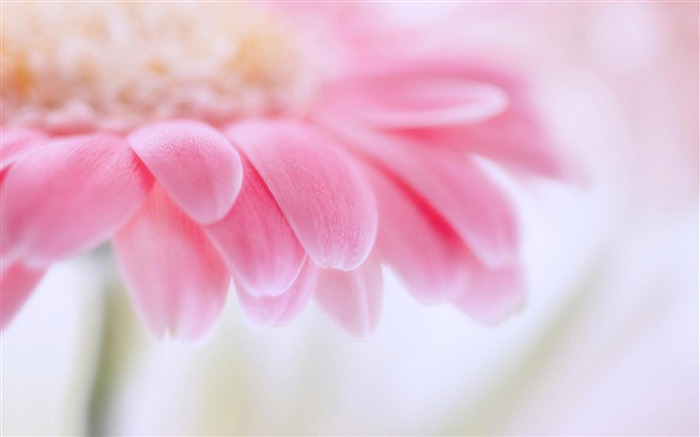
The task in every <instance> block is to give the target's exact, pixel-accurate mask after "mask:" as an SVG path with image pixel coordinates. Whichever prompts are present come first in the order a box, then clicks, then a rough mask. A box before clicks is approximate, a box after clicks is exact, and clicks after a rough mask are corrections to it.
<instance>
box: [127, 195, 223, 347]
mask: <svg viewBox="0 0 700 437" xmlns="http://www.w3.org/2000/svg"><path fill="white" fill-rule="evenodd" d="M114 249H115V252H116V255H117V259H118V260H119V263H120V265H121V267H122V270H123V271H124V276H125V278H126V280H127V282H128V284H129V286H130V289H131V290H132V292H133V293H134V295H135V297H136V300H137V301H138V303H139V306H140V308H141V311H142V313H143V315H144V317H145V319H146V321H147V322H148V324H149V325H150V326H151V328H153V330H154V331H155V332H157V333H159V334H163V333H164V332H166V331H168V332H170V333H171V334H172V335H173V336H176V337H179V338H183V339H195V338H198V337H200V336H202V335H203V334H204V333H206V332H207V331H208V330H209V329H210V328H211V326H212V325H213V324H214V322H215V321H216V320H217V319H218V317H219V315H220V314H221V310H222V309H223V306H224V302H225V300H226V293H227V292H228V288H229V284H230V276H229V273H228V270H227V269H226V266H225V265H224V263H223V261H222V260H221V258H219V255H218V253H217V252H216V249H214V248H213V246H211V244H210V243H209V241H208V240H207V238H206V236H205V235H204V232H203V231H202V229H201V228H200V227H199V225H198V224H196V223H195V222H193V221H192V220H191V219H189V218H188V217H187V216H186V215H185V214H184V213H183V212H182V211H181V210H180V209H179V208H178V207H177V206H176V205H175V204H174V203H173V201H171V200H170V198H169V197H168V196H167V194H166V193H165V190H164V189H163V188H161V187H160V186H159V185H156V186H155V187H154V188H153V191H152V192H151V194H150V195H149V197H148V199H147V200H146V203H145V204H144V205H143V207H142V208H141V210H139V212H138V213H136V215H135V216H134V217H133V218H132V219H131V221H129V223H127V224H126V225H125V226H124V227H123V228H122V229H120V230H119V232H117V234H116V236H115V238H114Z"/></svg>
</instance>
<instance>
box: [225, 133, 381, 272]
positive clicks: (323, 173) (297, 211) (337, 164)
mask: <svg viewBox="0 0 700 437" xmlns="http://www.w3.org/2000/svg"><path fill="white" fill-rule="evenodd" d="M229 133H230V135H231V137H232V138H233V139H234V140H235V141H236V142H237V143H238V144H239V145H240V147H241V148H242V150H243V151H244V153H245V154H246V155H247V156H248V158H249V159H250V161H251V162H252V164H253V165H254V166H255V168H256V169H257V170H258V172H259V173H260V176H261V177H262V178H263V180H264V181H265V183H266V184H267V186H268V187H269V189H270V192H272V195H273V196H274V197H275V199H276V200H277V203H278V205H279V206H280V208H281V209H282V212H283V213H284V215H285V216H286V217H287V220H289V224H290V225H291V227H292V229H293V230H294V232H295V233H296V235H297V237H298V238H299V241H300V242H301V244H302V246H304V248H305V249H306V251H307V252H308V254H309V256H311V258H312V259H313V260H314V261H316V263H317V264H319V265H320V266H321V267H328V268H338V269H341V270H351V269H354V268H355V267H357V266H359V265H360V264H362V262H363V261H364V260H365V259H366V258H367V256H368V255H369V252H370V250H371V249H372V246H373V244H374V240H375V237H376V233H377V209H376V203H375V200H374V196H373V193H372V191H371V188H370V187H369V186H368V184H367V183H366V181H365V180H363V179H362V177H361V176H360V175H359V174H358V170H357V168H356V167H355V166H354V163H353V162H352V161H351V160H350V159H349V158H347V157H345V156H341V155H339V153H340V152H339V151H338V145H337V144H335V143H333V142H332V141H331V140H329V139H328V138H326V137H324V136H322V135H321V134H319V133H317V132H315V131H314V130H312V129H311V128H308V127H306V126H304V125H302V124H300V123H296V122H293V121H281V120H276V121H248V122H244V123H239V124H237V125H235V126H233V127H232V128H231V129H230V131H229Z"/></svg>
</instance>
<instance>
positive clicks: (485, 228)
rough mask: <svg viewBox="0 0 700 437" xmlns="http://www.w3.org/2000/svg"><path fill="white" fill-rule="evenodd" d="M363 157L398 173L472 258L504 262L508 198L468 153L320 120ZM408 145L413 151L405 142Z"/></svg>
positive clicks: (511, 236) (508, 243)
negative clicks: (421, 146)
mask: <svg viewBox="0 0 700 437" xmlns="http://www.w3.org/2000/svg"><path fill="white" fill-rule="evenodd" d="M323 122H324V123H326V124H327V125H329V126H331V129H332V130H333V131H334V132H336V133H338V134H339V135H341V136H342V137H343V138H344V139H346V141H347V144H348V145H349V146H352V147H354V148H356V150H357V151H359V152H360V153H362V154H363V155H364V156H365V157H366V158H367V159H369V160H371V161H374V162H376V163H378V164H379V165H380V166H382V167H383V168H384V169H386V170H388V171H389V172H390V173H394V174H395V175H396V176H398V177H399V178H401V179H402V180H403V181H404V182H405V183H406V184H407V185H408V186H410V187H411V188H413V189H414V190H415V191H416V192H417V193H418V194H419V195H420V196H421V197H423V199H425V200H426V201H427V202H428V203H429V204H431V205H432V206H433V207H434V208H435V209H436V210H437V212H439V213H440V214H441V215H442V216H444V218H445V220H447V222H448V223H449V224H450V225H451V226H452V227H453V228H454V229H455V231H457V234H459V236H460V237H461V238H462V239H463V240H464V241H465V242H466V243H467V245H468V246H469V248H470V249H471V250H472V252H474V254H475V255H476V256H477V258H478V259H479V260H480V261H481V262H483V263H484V264H486V265H487V266H489V267H493V268H497V267H501V266H504V265H507V264H508V263H510V261H511V260H512V259H513V257H514V256H515V253H516V250H517V247H518V232H517V227H516V222H515V216H514V211H513V208H512V206H511V205H510V202H509V201H508V199H507V198H506V196H505V195H504V193H502V192H501V190H500V189H499V188H498V187H497V186H496V185H495V184H494V183H493V182H492V181H491V180H490V179H489V178H488V177H487V176H486V175H485V174H484V173H483V171H482V170H481V169H480V168H479V167H478V166H477V165H476V163H475V162H474V161H473V160H472V159H470V158H468V157H464V158H462V159H456V158H461V157H455V156H450V155H445V154H436V153H430V151H429V150H427V151H426V152H425V153H416V152H415V147H416V145H415V144H412V143H410V142H409V141H407V140H402V139H397V138H394V137H391V136H388V135H382V134H379V133H373V132H370V131H368V130H366V129H357V128H352V127H350V126H348V125H347V124H340V123H338V122H337V121H333V120H329V119H325V120H324V121H323ZM411 147H413V148H414V149H413V153H407V148H411Z"/></svg>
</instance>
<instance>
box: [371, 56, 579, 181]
mask: <svg viewBox="0 0 700 437" xmlns="http://www.w3.org/2000/svg"><path fill="white" fill-rule="evenodd" d="M385 61H387V62H385V65H384V67H383V68H380V69H379V70H378V71H377V72H375V73H374V74H383V75H386V76H388V77H391V76H394V75H404V76H406V75H415V76H421V75H432V76H434V77H442V78H445V79H451V80H457V79H460V80H464V81H467V80H469V81H476V82H478V83H485V84H493V85H494V86H496V87H498V88H499V89H502V90H503V91H504V92H505V93H506V95H507V98H508V100H509V102H510V104H509V106H508V108H507V109H506V110H505V111H503V112H502V113H501V114H497V116H496V117H493V118H489V119H488V120H484V121H483V122H482V123H470V124H465V123H462V124H459V125H456V124H455V125H451V126H447V125H443V126H433V127H431V126H423V127H420V126H413V127H411V126H406V127H407V128H409V129H405V130H404V132H403V133H404V134H407V135H409V136H412V137H413V138H414V139H416V140H418V141H419V142H421V143H423V144H427V145H431V146H433V145H434V146H448V147H456V148H459V149H460V150H465V151H468V152H472V153H477V154H480V155H482V156H485V157H487V158H491V159H495V160H496V161H498V162H501V163H504V164H508V165H513V166H515V167H518V168H520V169H524V170H528V171H534V172H535V173H538V174H541V175H543V176H548V177H554V178H568V177H573V174H571V173H572V169H570V168H568V166H567V163H566V162H564V161H563V159H562V156H560V153H558V152H557V150H556V149H555V148H554V147H553V146H552V144H551V142H550V139H549V138H548V135H547V133H546V132H545V131H544V129H543V127H542V126H541V125H540V124H539V123H538V122H537V110H536V108H535V106H534V105H533V104H532V101H531V98H530V96H529V95H528V93H527V90H528V89H529V88H530V87H528V86H527V84H526V83H525V82H524V81H523V80H522V79H520V78H519V77H518V76H519V75H520V76H522V74H516V73H519V72H518V71H516V69H514V68H512V67H511V68H505V67H503V66H497V65H495V64H494V63H492V62H489V61H488V60H484V59H478V58H477V59H475V58H473V57H464V56H462V55H459V54H442V55H440V54H427V56H426V55H425V54H424V55H423V56H421V57H419V58H416V59H409V60H402V61H396V60H385Z"/></svg>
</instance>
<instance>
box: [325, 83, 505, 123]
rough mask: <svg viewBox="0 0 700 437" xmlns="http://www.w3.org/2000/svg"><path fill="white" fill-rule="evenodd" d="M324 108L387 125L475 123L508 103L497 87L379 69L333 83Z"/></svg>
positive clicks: (488, 116)
mask: <svg viewBox="0 0 700 437" xmlns="http://www.w3.org/2000/svg"><path fill="white" fill-rule="evenodd" d="M328 100H329V106H328V107H327V108H324V110H328V109H330V110H335V111H342V112H343V113H344V115H345V116H347V117H354V118H357V119H360V120H363V121H365V122H368V123H370V124H372V125H374V126H377V127H380V128H387V129H407V128H425V127H434V126H451V125H461V124H472V123H477V122H480V121H483V120H486V119H488V118H491V117H494V116H495V115H498V114H500V113H501V112H503V111H505V110H506V108H507V107H508V97H507V96H506V94H505V93H504V92H503V91H502V90H501V89H500V88H498V87H497V86H494V85H491V84H489V83H486V82H478V81H475V80H471V79H469V78H460V77H444V76H436V75H430V74H422V75H417V74H402V73H398V74H396V73H393V74H380V75H376V76H368V77H365V78H362V79H359V80H358V79H354V80H349V81H347V83H341V84H336V85H335V86H334V87H333V89H332V90H331V91H330V96H329V97H328Z"/></svg>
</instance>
